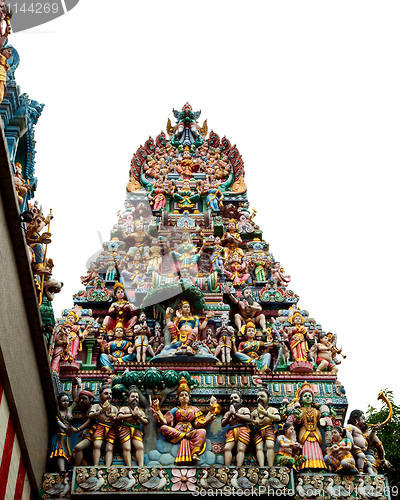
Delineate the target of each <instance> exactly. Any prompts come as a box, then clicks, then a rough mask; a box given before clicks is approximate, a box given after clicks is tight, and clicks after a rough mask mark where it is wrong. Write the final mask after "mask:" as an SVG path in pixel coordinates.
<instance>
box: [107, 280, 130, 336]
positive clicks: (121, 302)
mask: <svg viewBox="0 0 400 500" xmlns="http://www.w3.org/2000/svg"><path fill="white" fill-rule="evenodd" d="M113 298H114V299H115V301H114V302H113V303H112V304H111V307H110V309H109V310H108V313H109V316H106V317H105V319H104V321H103V326H104V328H105V329H106V331H107V332H108V331H111V330H113V329H114V328H115V327H116V325H117V323H119V325H121V326H122V327H123V328H125V329H126V330H130V329H131V328H132V327H133V326H134V325H135V323H136V322H137V316H134V315H133V313H134V312H135V311H136V308H135V307H134V306H133V305H132V304H130V303H129V301H128V299H127V296H126V294H125V287H124V285H123V284H122V283H115V285H114V287H113Z"/></svg>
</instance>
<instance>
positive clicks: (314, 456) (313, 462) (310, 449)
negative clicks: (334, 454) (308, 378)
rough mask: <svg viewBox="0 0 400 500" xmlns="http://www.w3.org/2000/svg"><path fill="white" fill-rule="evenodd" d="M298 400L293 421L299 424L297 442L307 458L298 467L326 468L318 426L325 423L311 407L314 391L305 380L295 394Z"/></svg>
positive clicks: (317, 411)
mask: <svg viewBox="0 0 400 500" xmlns="http://www.w3.org/2000/svg"><path fill="white" fill-rule="evenodd" d="M297 398H298V399H299V401H300V405H301V406H300V408H299V407H297V408H295V410H294V415H295V419H294V423H295V424H297V425H300V430H299V443H300V444H301V445H302V447H303V453H304V455H305V456H306V457H307V460H306V461H305V462H304V463H303V464H302V465H301V466H300V469H326V468H327V467H326V465H325V461H324V455H323V453H322V449H321V446H322V435H321V431H320V430H319V428H318V424H320V425H321V426H324V425H326V422H325V420H324V419H322V418H321V412H320V411H319V410H317V409H316V408H315V407H313V400H314V392H313V390H312V388H311V386H310V384H308V383H307V382H304V383H303V384H302V386H301V388H300V389H299V391H298V394H297V395H296V399H297Z"/></svg>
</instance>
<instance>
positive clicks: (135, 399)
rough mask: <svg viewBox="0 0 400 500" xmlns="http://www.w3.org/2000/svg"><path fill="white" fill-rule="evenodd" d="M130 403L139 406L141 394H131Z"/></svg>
mask: <svg viewBox="0 0 400 500" xmlns="http://www.w3.org/2000/svg"><path fill="white" fill-rule="evenodd" d="M128 403H136V404H139V394H138V393H137V392H131V393H130V394H129V397H128Z"/></svg>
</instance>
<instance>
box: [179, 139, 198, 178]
mask: <svg viewBox="0 0 400 500" xmlns="http://www.w3.org/2000/svg"><path fill="white" fill-rule="evenodd" d="M199 169H200V163H199V162H198V161H195V160H193V159H192V155H191V153H190V149H189V146H185V149H184V150H183V154H182V159H181V160H180V162H179V165H177V167H176V168H175V170H176V171H177V173H178V174H179V175H180V176H181V177H182V179H191V178H192V177H193V174H195V173H196V172H198V171H199Z"/></svg>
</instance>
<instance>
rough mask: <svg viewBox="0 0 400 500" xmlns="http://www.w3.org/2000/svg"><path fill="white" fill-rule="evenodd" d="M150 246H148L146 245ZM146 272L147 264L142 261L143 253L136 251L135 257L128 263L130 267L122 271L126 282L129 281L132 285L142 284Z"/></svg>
mask: <svg viewBox="0 0 400 500" xmlns="http://www.w3.org/2000/svg"><path fill="white" fill-rule="evenodd" d="M146 248H148V247H146ZM145 272H146V265H145V264H143V262H142V255H141V254H140V253H139V252H136V253H135V255H134V257H133V262H131V263H129V264H128V269H127V270H123V271H122V272H121V276H122V277H123V278H124V281H125V283H126V282H128V283H129V285H130V287H132V288H133V287H137V286H141V285H142V283H143V279H144V277H145V276H144V275H145Z"/></svg>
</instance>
